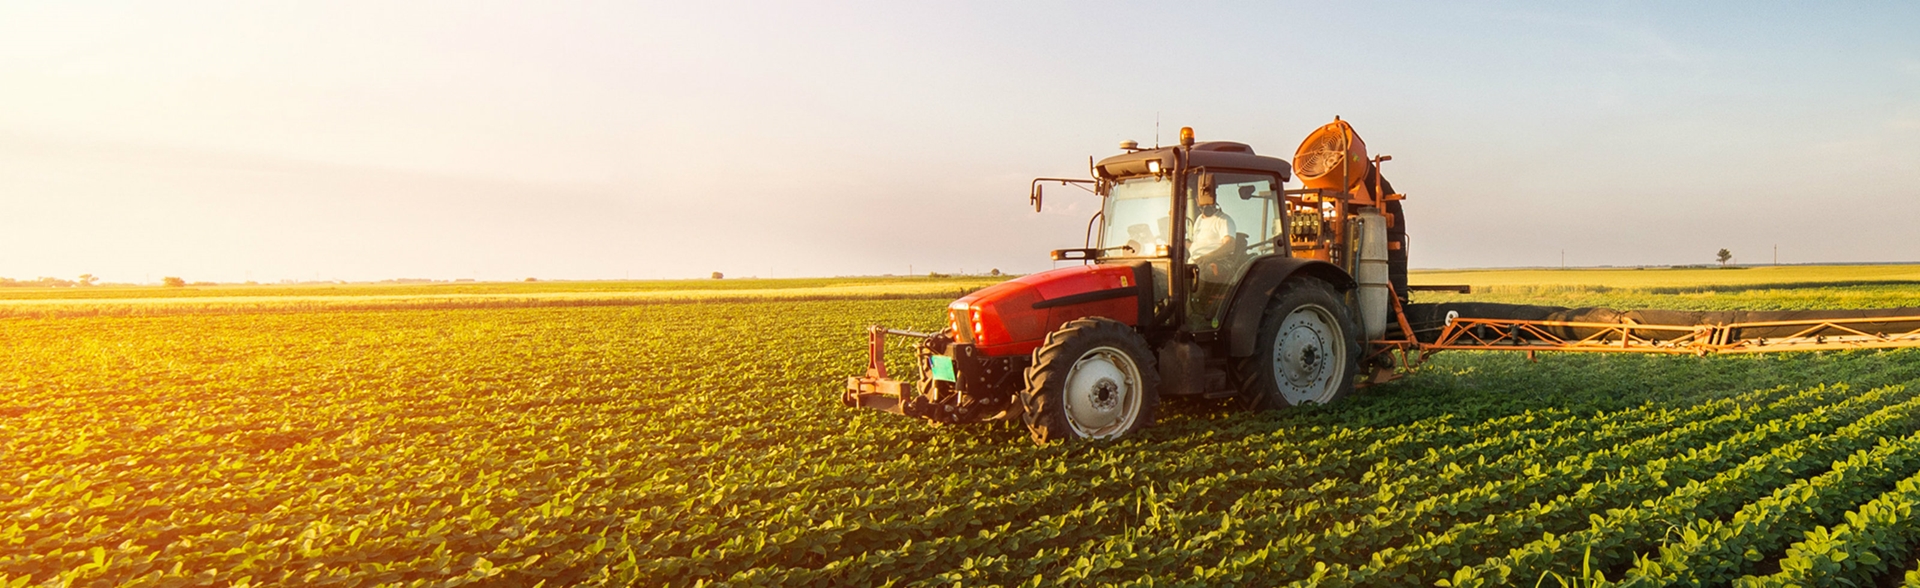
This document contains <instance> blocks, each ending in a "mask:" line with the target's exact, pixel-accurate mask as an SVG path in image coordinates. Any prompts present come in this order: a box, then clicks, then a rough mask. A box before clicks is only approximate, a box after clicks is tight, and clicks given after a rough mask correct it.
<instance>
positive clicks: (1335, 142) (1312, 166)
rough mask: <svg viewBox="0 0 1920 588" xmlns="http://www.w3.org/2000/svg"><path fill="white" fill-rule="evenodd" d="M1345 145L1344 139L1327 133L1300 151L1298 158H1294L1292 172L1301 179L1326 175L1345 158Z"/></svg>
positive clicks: (1336, 134)
mask: <svg viewBox="0 0 1920 588" xmlns="http://www.w3.org/2000/svg"><path fill="white" fill-rule="evenodd" d="M1346 143H1347V142H1346V138H1345V137H1342V136H1340V135H1339V134H1338V133H1327V134H1326V135H1325V136H1322V137H1320V138H1319V139H1317V140H1315V141H1314V142H1313V144H1312V145H1310V146H1308V147H1307V148H1306V149H1303V150H1301V152H1300V155H1299V157H1296V158H1294V159H1295V161H1294V162H1293V165H1294V167H1295V169H1294V171H1295V172H1298V173H1299V174H1300V176H1301V177H1307V178H1317V177H1320V176H1323V175H1326V174H1327V173H1328V172H1331V171H1333V170H1334V168H1336V167H1338V166H1339V165H1340V162H1341V161H1342V160H1344V159H1345V158H1346V153H1347V144H1346Z"/></svg>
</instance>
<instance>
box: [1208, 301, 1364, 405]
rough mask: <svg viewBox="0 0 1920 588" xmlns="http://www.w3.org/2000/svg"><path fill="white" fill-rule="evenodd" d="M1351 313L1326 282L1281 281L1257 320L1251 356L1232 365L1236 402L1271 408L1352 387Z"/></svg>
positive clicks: (1325, 398)
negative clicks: (1236, 385)
mask: <svg viewBox="0 0 1920 588" xmlns="http://www.w3.org/2000/svg"><path fill="white" fill-rule="evenodd" d="M1358 333H1359V329H1356V328H1354V324H1353V313H1352V312H1351V311H1349V310H1348V309H1347V305H1346V304H1345V303H1343V302H1342V298H1341V297H1340V296H1339V295H1337V294H1335V293H1334V291H1333V288H1332V287H1331V286H1328V285H1327V284H1326V282H1322V281H1320V280H1315V279H1301V280H1290V281H1288V282H1286V283H1284V284H1281V285H1280V289H1279V292H1278V293H1277V294H1275V295H1274V297H1273V302H1272V303H1270V304H1268V305H1267V312H1266V315H1265V316H1264V317H1263V318H1261V320H1260V335H1259V339H1257V340H1256V341H1255V346H1254V350H1253V355H1251V356H1248V357H1245V358H1242V359H1240V360H1239V362H1238V363H1237V364H1236V366H1235V367H1236V368H1237V369H1236V371H1237V372H1238V375H1239V379H1240V397H1239V398H1240V403H1241V404H1242V405H1243V406H1245V407H1247V408H1248V409H1251V410H1270V409H1275V408H1281V407H1286V406H1299V405H1302V404H1306V403H1309V402H1312V403H1314V404H1326V403H1329V402H1332V401H1333V399H1335V398H1338V397H1340V396H1342V395H1344V394H1346V393H1348V392H1352V391H1353V376H1354V374H1356V373H1359V356H1360V353H1359V351H1360V341H1359V339H1356V338H1355V337H1356V336H1357V335H1358Z"/></svg>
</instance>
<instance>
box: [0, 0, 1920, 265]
mask: <svg viewBox="0 0 1920 588" xmlns="http://www.w3.org/2000/svg"><path fill="white" fill-rule="evenodd" d="M1674 4H1675V3H1635V4H1617V3H1582V4H1577V5H1569V6H1567V7H1557V8H1543V7H1541V6H1538V5H1537V3H1513V4H1470V5H1463V6H1438V5H1436V4H1435V3H1424V2H1406V3H1375V4H1357V3H1296V4H1289V5H1279V6H1274V5H1268V4H1265V3H1245V4H1207V5H1204V6H1200V7H1181V6H1177V5H1169V4H1167V3H1116V2H1101V3H1085V4H1056V3H1025V2H1022V3H999V4H988V3H946V4H910V3H899V2H886V3H871V4H840V3H778V4H775V3H764V4H729V3H717V2H711V3H710V2H673V3H646V4H641V5H634V4H631V3H620V2H610V3H603V4H564V5H554V4H552V3H474V2H446V3H433V4H429V3H391V2H366V3H355V2H320V3H305V4H284V3H274V4H268V3H245V2H233V3H207V2H170V3H92V2H7V3H0V276H6V277H12V278H32V277H38V276H55V277H64V278H71V277H73V276H76V275H78V274H81V273H93V274H95V275H99V276H102V277H104V278H105V279H107V280H109V281H128V282H138V281H143V280H149V281H157V280H159V278H160V277H161V276H163V275H177V276H182V277H186V278H188V279H190V280H218V281H238V280H243V279H249V278H251V279H255V280H261V281H271V280H279V279H285V278H297V279H312V278H316V277H318V278H327V279H348V280H367V279H383V278H396V277H427V278H442V279H447V278H470V277H477V278H481V279H516V278H520V277H526V276H538V277H542V278H622V277H633V278H643V277H644V278H658V277H695V276H704V275H706V273H707V272H710V271H716V270H717V271H723V272H726V273H727V274H728V275H737V276H744V275H761V276H766V275H773V276H780V277H786V276H808V275H837V274H875V273H886V272H892V273H904V272H906V271H907V270H908V268H909V266H911V267H912V269H913V270H914V271H915V272H919V273H924V272H927V271H943V272H946V271H957V270H961V269H965V270H967V271H982V270H985V269H987V268H993V267H997V268H1000V269H1003V270H1007V271H1016V272H1026V271H1034V270H1039V269H1045V268H1048V267H1051V265H1052V264H1051V263H1050V262H1048V261H1047V260H1046V251H1047V250H1049V249H1053V248H1058V247H1071V246H1077V245H1078V244H1079V243H1080V241H1081V236H1082V232H1083V231H1084V228H1085V226H1086V221H1087V218H1088V216H1089V215H1090V214H1091V212H1092V211H1093V209H1094V205H1095V201H1094V199H1093V197H1091V196H1075V195H1072V194H1070V193H1069V192H1064V191H1063V192H1056V193H1054V194H1052V195H1051V197H1050V199H1049V202H1050V206H1049V209H1048V210H1047V211H1046V212H1043V213H1039V214H1036V213H1034V212H1033V211H1032V210H1031V209H1030V208H1028V207H1027V206H1026V189H1027V180H1028V179H1029V178H1032V177H1034V176H1042V175H1084V174H1085V170H1086V160H1087V157H1088V156H1089V155H1092V156H1096V157H1104V156H1106V155H1109V154H1112V153H1113V152H1114V150H1115V149H1114V146H1115V145H1116V144H1117V143H1118V142H1119V141H1121V140H1125V139H1133V140H1138V141H1141V142H1143V143H1150V142H1152V141H1153V134H1154V120H1155V117H1156V116H1157V117H1158V118H1159V120H1160V121H1161V127H1162V130H1161V136H1162V140H1163V141H1168V140H1170V138H1171V137H1172V136H1173V134H1174V132H1175V131H1176V130H1177V129H1178V128H1179V127H1180V126H1183V125H1186V126H1192V127H1194V128H1195V129H1197V131H1198V134H1199V136H1200V138H1201V139H1202V140H1211V139H1225V140H1237V141H1242V142H1247V143H1250V144H1252V145H1253V146H1254V147H1255V148H1256V149H1257V150H1259V151H1261V152H1262V153H1267V154H1273V155H1279V156H1282V157H1286V156H1290V155H1291V153H1292V151H1293V149H1294V147H1295V146H1297V145H1298V143H1299V141H1300V140H1301V139H1302V138H1303V137H1304V136H1305V134H1306V133H1307V132H1309V131H1310V130H1312V129H1313V128H1314V127H1315V126H1317V125H1319V124H1322V123H1325V122H1327V121H1329V120H1331V119H1332V118H1333V116H1334V115H1336V114H1337V115H1341V116H1342V117H1343V118H1345V119H1347V120H1349V121H1352V122H1353V123H1354V125H1355V126H1356V128H1357V129H1358V130H1359V131H1360V133H1361V134H1362V135H1363V136H1364V137H1365V138H1366V139H1367V141H1368V144H1369V146H1370V147H1372V149H1373V151H1374V152H1376V153H1388V154H1392V155H1394V156H1395V159H1394V161H1393V162H1392V163H1389V164H1388V176H1389V177H1390V178H1392V179H1393V180H1394V183H1395V186H1396V187H1397V188H1399V189H1400V190H1401V191H1402V192H1405V193H1408V194H1409V195H1410V196H1411V197H1410V199H1409V200H1408V202H1407V211H1408V215H1409V217H1410V219H1409V220H1410V222H1409V225H1410V227H1411V229H1412V232H1413V237H1412V239H1413V256H1414V257H1413V263H1414V265H1415V266H1416V267H1429V268H1440V267H1487V266H1527V265H1558V264H1559V263H1560V256H1561V251H1562V250H1564V251H1565V252H1566V259H1567V262H1568V263H1570V264H1574V265H1598V264H1619V265H1629V264H1679V263H1709V262H1711V261H1712V260H1713V253H1714V251H1716V250H1717V249H1719V248H1722V247H1725V248H1729V249H1731V250H1733V252H1734V254H1735V255H1736V256H1737V259H1738V260H1739V261H1743V262H1751V263H1765V262H1768V261H1770V260H1771V256H1772V247H1773V246H1774V245H1776V244H1777V245H1778V246H1779V248H1780V258H1781V261H1783V262H1813V261H1890V260H1920V236H1916V235H1920V231H1916V230H1915V221H1916V219H1920V189H1916V187H1915V182H1916V180H1920V35H1915V34H1914V31H1916V30H1920V8H1915V5H1912V4H1892V3H1889V4H1880V5H1873V4H1846V5H1844V8H1838V7H1837V6H1841V5H1828V4H1757V3H1725V4H1704V5H1696V4H1687V5H1685V6H1675V5H1674Z"/></svg>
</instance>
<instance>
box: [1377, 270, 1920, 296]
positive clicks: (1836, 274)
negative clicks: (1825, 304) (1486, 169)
mask: <svg viewBox="0 0 1920 588" xmlns="http://www.w3.org/2000/svg"><path fill="white" fill-rule="evenodd" d="M1409 279H1410V281H1411V282H1412V283H1414V284H1469V285H1472V286H1475V287H1494V288H1496V289H1498V288H1500V287H1511V286H1520V287H1525V288H1555V287H1573V288H1579V287H1592V288H1619V289H1649V290H1657V289H1688V288H1699V287H1703V286H1734V287H1750V286H1769V285H1770V286H1783V285H1811V284H1862V283H1888V282H1910V283H1914V284H1920V265H1784V266H1764V267H1744V268H1743V267H1734V268H1726V269H1720V268H1712V269H1700V268H1688V269H1566V270H1554V269H1519V270H1514V269H1491V270H1415V271H1413V272H1412V273H1411V275H1410V276H1409Z"/></svg>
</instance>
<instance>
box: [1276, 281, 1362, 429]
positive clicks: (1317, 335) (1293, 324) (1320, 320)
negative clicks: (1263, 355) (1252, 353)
mask: <svg viewBox="0 0 1920 588" xmlns="http://www.w3.org/2000/svg"><path fill="white" fill-rule="evenodd" d="M1334 324H1335V323H1334V319H1333V313H1332V312H1328V311H1327V309H1325V308H1322V307H1320V306H1319V305H1314V304H1306V305H1301V306H1300V307H1299V308H1295V309H1294V310H1293V312H1291V313H1288V314H1287V318H1286V320H1285V321H1283V322H1281V323H1280V332H1279V333H1277V334H1275V335H1274V339H1273V380H1274V382H1275V383H1276V384H1278V385H1279V388H1280V395H1281V396H1282V397H1284V398H1286V399H1287V404H1291V405H1296V406H1297V405H1300V404H1303V403H1307V402H1314V403H1320V404H1325V403H1326V402H1327V401H1328V400H1331V399H1332V396H1333V393H1334V390H1335V389H1336V386H1335V384H1337V382H1336V381H1335V380H1336V379H1337V378H1339V377H1340V366H1341V365H1344V364H1345V363H1346V360H1347V347H1346V346H1345V345H1341V344H1340V339H1341V337H1340V332H1339V331H1338V330H1337V329H1335V328H1334V326H1333V325H1334Z"/></svg>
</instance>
